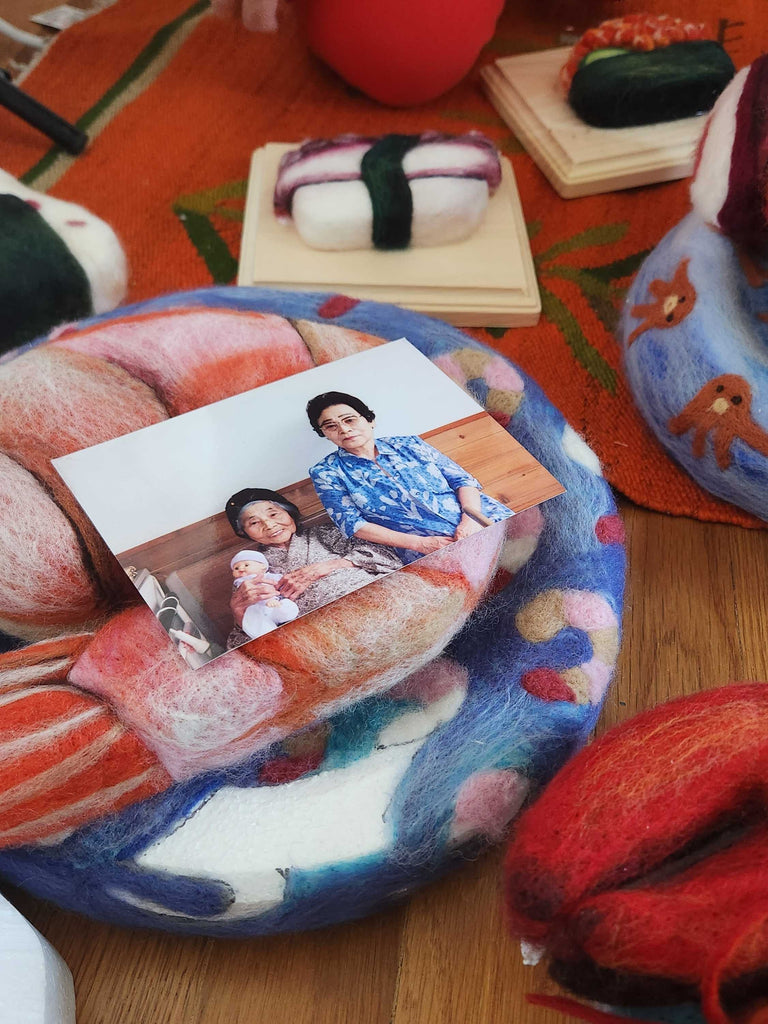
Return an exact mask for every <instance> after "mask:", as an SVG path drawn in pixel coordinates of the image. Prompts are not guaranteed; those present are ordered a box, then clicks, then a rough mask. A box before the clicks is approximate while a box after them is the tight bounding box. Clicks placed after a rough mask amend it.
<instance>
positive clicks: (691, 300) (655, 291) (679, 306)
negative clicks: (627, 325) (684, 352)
mask: <svg viewBox="0 0 768 1024" xmlns="http://www.w3.org/2000/svg"><path fill="white" fill-rule="evenodd" d="M689 263H690V259H683V260H680V262H679V263H678V265H677V268H676V269H675V272H674V274H673V275H672V280H671V281H664V280H662V279H661V278H656V280H654V281H651V283H650V285H649V286H648V288H649V291H650V293H651V295H653V297H654V301H653V302H647V303H641V304H639V305H637V306H633V307H632V311H631V312H632V316H634V317H643V321H642V323H640V324H638V326H637V327H636V328H635V329H634V331H632V333H631V334H630V336H629V338H628V340H627V347H629V346H630V345H631V344H632V343H633V342H634V341H635V340H636V339H637V338H638V337H639V336H640V335H641V334H643V333H644V332H645V331H648V330H650V329H651V328H652V327H662V328H663V327H677V325H678V324H679V323H681V322H682V321H683V320H685V318H686V317H687V316H688V314H689V313H690V312H691V310H692V309H693V307H694V305H695V303H696V289H695V288H694V287H693V284H692V283H691V280H690V278H689V277H688V264H689Z"/></svg>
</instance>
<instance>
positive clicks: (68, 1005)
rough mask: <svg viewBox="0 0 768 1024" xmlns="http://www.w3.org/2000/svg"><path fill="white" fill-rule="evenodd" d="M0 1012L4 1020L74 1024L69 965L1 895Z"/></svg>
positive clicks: (18, 1023)
mask: <svg viewBox="0 0 768 1024" xmlns="http://www.w3.org/2000/svg"><path fill="white" fill-rule="evenodd" d="M0 1016H2V1021H3V1024H75V987H74V984H73V982H72V975H71V974H70V972H69V968H68V967H67V965H66V964H65V963H64V961H63V960H62V959H61V957H60V956H59V954H58V953H57V952H56V950H55V949H54V948H53V946H52V945H51V944H50V943H49V942H48V941H47V940H46V939H44V938H43V936H42V935H41V934H40V932H38V931H37V930H36V929H35V928H33V927H32V925H31V924H30V923H29V921H27V920H26V919H25V918H24V917H22V915H21V914H20V913H19V912H18V910H16V909H15V907H12V906H11V904H10V903H8V901H7V900H4V899H3V898H2V897H0Z"/></svg>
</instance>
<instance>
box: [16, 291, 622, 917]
mask: <svg viewBox="0 0 768 1024" xmlns="http://www.w3.org/2000/svg"><path fill="white" fill-rule="evenodd" d="M189 308H195V309H216V310H219V311H225V312H226V311H232V312H233V313H238V312H242V311H262V312H265V313H274V314H278V315H280V316H282V317H288V318H291V320H292V321H294V322H295V321H296V320H306V321H311V322H316V323H319V324H321V325H326V326H330V325H336V326H339V327H342V328H347V329H350V330H352V331H361V332H366V333H368V334H372V335H376V336H378V337H380V338H383V339H386V340H394V339H396V338H400V337H403V336H405V337H407V338H408V339H409V340H410V341H411V343H412V344H414V345H415V346H416V347H417V348H418V349H419V350H420V351H421V352H423V353H424V354H425V355H427V356H428V357H429V358H430V359H432V360H434V361H435V362H436V363H437V364H438V365H439V366H441V367H442V368H443V369H444V370H446V371H447V372H449V373H450V374H451V375H452V376H454V377H455V378H456V379H458V380H459V381H460V382H461V383H463V384H464V385H465V386H466V388H467V389H468V390H469V391H470V392H471V393H472V395H473V396H474V397H475V398H476V399H477V400H478V401H479V402H480V403H481V404H482V405H484V406H485V407H486V408H487V409H488V410H489V411H490V412H491V413H492V414H493V415H495V416H496V418H497V419H498V420H500V421H501V422H503V423H504V424H505V425H506V427H507V429H508V430H509V432H510V433H511V434H512V435H513V436H514V437H515V438H516V439H517V440H518V441H519V442H520V443H521V444H523V445H524V446H525V447H526V448H527V449H528V450H529V451H530V452H531V453H532V454H533V455H534V456H535V457H536V458H537V459H538V460H539V461H540V462H541V463H543V465H544V466H545V467H546V468H547V469H548V470H549V471H550V472H551V473H552V474H554V476H555V477H556V478H557V479H558V480H560V481H561V483H562V484H563V485H564V486H565V488H566V491H565V493H564V494H562V495H560V496H559V497H557V498H554V499H551V500H549V501H547V502H545V503H544V504H543V505H542V506H541V507H540V509H534V510H529V511H528V512H525V513H521V514H520V515H518V516H515V517H514V518H513V519H511V520H509V521H508V524H509V525H508V526H506V527H505V526H503V525H502V526H496V527H490V528H489V529H506V530H507V531H508V533H507V539H506V542H505V544H504V547H503V548H502V550H501V556H500V562H499V566H498V572H497V575H496V577H495V580H494V583H493V584H492V586H491V587H490V589H489V590H488V592H487V594H486V596H485V598H484V599H483V600H482V602H481V603H480V605H479V606H478V607H477V609H476V610H475V612H474V613H473V614H472V615H471V617H470V618H469V620H468V621H467V622H466V624H465V625H464V627H463V628H462V629H461V631H460V632H459V633H458V634H457V635H456V636H455V637H454V638H453V639H452V641H451V642H450V643H449V644H448V646H447V647H446V649H445V650H444V651H443V652H442V653H441V655H440V657H439V658H438V659H437V661H435V662H433V663H432V664H431V665H428V666H427V667H426V669H423V670H422V671H421V673H417V676H418V678H417V680H416V682H415V683H414V682H413V679H411V680H410V681H406V682H404V683H401V684H398V685H397V686H396V687H395V688H394V689H393V690H390V691H389V692H387V693H384V694H378V695H376V696H371V697H368V698H366V699H363V700H361V701H359V702H358V703H356V704H354V705H353V706H351V707H348V708H347V709H346V710H344V711H343V712H342V713H340V714H338V715H336V716H335V717H331V718H330V719H329V720H328V721H327V723H325V724H324V725H323V726H322V729H321V731H322V744H321V751H320V754H319V756H318V757H316V759H315V761H314V762H313V764H312V765H311V767H309V768H306V770H304V771H303V772H300V773H299V777H294V778H292V779H291V780H290V781H288V780H286V779H285V777H282V778H281V777H280V774H279V772H278V773H277V774H275V772H274V771H271V772H270V771H266V770H265V767H269V766H272V767H274V766H275V765H278V766H279V765H280V764H282V763H283V761H284V760H285V758H286V757H288V759H289V760H290V753H291V749H293V750H294V752H295V749H296V748H297V747H298V749H301V742H302V737H301V736H298V737H293V738H292V742H293V747H291V743H289V742H281V743H279V744H273V745H272V746H271V747H267V748H266V749H261V750H258V751H256V752H255V753H253V754H252V755H250V756H249V757H248V758H246V759H245V760H239V761H237V763H234V764H232V765H231V766H223V767H220V768H217V769H216V770H205V771H200V772H198V773H197V774H193V775H192V776H191V777H189V778H186V779H185V780H184V781H180V782H176V783H173V784H171V785H169V786H168V788H166V789H165V790H164V791H162V792H160V793H158V794H157V795H154V796H151V797H149V798H147V799H145V800H143V801H140V802H138V803H134V804H132V805H131V806H129V807H127V808H126V809H124V810H121V811H119V812H116V813H111V814H107V815H103V816H102V817H97V818H95V819H94V820H92V821H90V822H87V823H85V824H83V825H82V826H80V827H79V828H77V829H76V830H75V831H73V832H71V833H70V834H67V835H65V836H63V837H61V838H59V839H57V840H55V841H50V840H49V841H46V842H40V843H35V842H27V843H26V844H24V845H21V844H20V845H14V843H13V842H10V843H8V841H7V840H6V843H5V846H4V848H3V849H2V851H1V852H0V873H1V874H2V876H3V877H4V878H6V879H7V880H9V881H11V882H14V883H16V884H19V885H23V886H25V887H26V888H27V889H29V890H30V891H31V892H33V893H35V894H36V895H38V896H41V897H45V898H49V899H52V900H54V901H55V902H57V903H59V904H61V905H62V906H65V907H68V908H72V909H76V910H80V911H82V912H84V913H87V914H89V915H92V916H94V917H97V918H100V919H104V920H109V921H114V922H118V923H122V924H126V925H143V926H153V927H159V928H165V929H169V930H176V931H187V932H200V933H207V934H215V935H251V934H261V933H270V932H277V931H283V930H297V929H302V928H309V927H317V926H321V925H327V924H329V923H332V922H336V921H341V920H344V919H347V918H351V917H356V916H360V915H363V914H367V913H370V912H371V911H373V910H375V909H376V908H378V907H381V906H383V905H385V904H386V903H388V902H390V901H392V900H394V899H400V898H402V897H403V896H404V895H405V894H407V893H408V892H409V891H411V890H412V889H414V888H415V887H417V886H419V885H422V884H423V883H425V882H426V881H428V880H429V879H431V878H433V877H435V876H437V875H439V874H440V873H442V872H443V871H445V870H446V869H447V868H448V867H449V866H450V865H451V864H453V863H455V862H457V861H460V860H462V859H464V858H466V856H467V854H468V853H474V852H476V851H477V850H478V849H479V848H481V847H482V846H483V845H485V844H487V843H488V842H490V841H493V840H496V839H498V838H500V836H501V835H502V833H503V831H504V829H505V827H506V825H507V824H508V822H509V821H510V820H511V819H512V818H513V817H514V815H515V814H516V812H517V810H518V809H519V806H520V804H521V803H522V801H523V799H524V798H525V796H526V794H527V793H528V792H529V791H530V789H531V788H532V787H534V786H537V785H539V784H541V783H543V782H546V781H547V780H548V779H549V778H550V777H551V775H552V774H553V773H554V772H555V771H556V770H557V768H558V767H559V766H560V765H561V764H562V763H563V762H564V761H565V760H566V759H567V758H568V756H569V755H570V754H571V753H572V752H573V751H574V750H575V749H576V748H577V747H579V746H580V745H581V744H583V742H584V741H585V739H586V737H587V735H588V734H589V732H590V730H591V729H592V727H593V726H594V724H595V721H596V719H597V716H598V714H599V712H600V707H601V703H602V699H603V696H604V693H605V688H606V686H607V684H608V681H609V678H610V675H611V672H612V670H613V667H614V664H615V659H616V656H617V650H618V624H619V620H620V613H621V601H622V590H623V583H624V548H623V534H622V530H621V523H620V520H619V519H618V516H617V515H616V509H615V506H614V502H613V498H612V495H611V491H610V489H609V487H608V485H607V484H606V482H605V481H604V480H603V478H602V475H601V473H600V467H599V464H598V461H597V459H596V457H595V456H594V455H593V453H592V452H591V451H590V449H589V448H588V447H587V446H586V445H585V444H584V442H583V441H582V440H581V439H580V438H579V437H578V436H577V435H576V434H575V433H574V432H573V430H572V429H571V428H570V427H569V426H568V425H567V424H566V423H565V421H564V420H563V417H562V416H561V415H560V413H559V412H558V411H557V410H556V409H555V408H553V406H552V405H551V404H550V403H549V402H548V401H547V399H546V398H545V397H544V395H543V394H542V392H541V390H540V389H539V388H538V386H537V385H536V384H535V383H534V382H533V381H532V380H530V379H529V378H527V377H526V376H525V375H524V374H522V373H521V372H519V371H517V370H516V369H515V368H514V367H511V366H510V364H508V363H507V362H506V361H505V360H503V359H502V358H501V357H500V356H498V355H497V354H495V353H494V352H492V351H491V350H489V349H487V348H485V347H484V346H483V345H481V344H479V343H478V342H476V341H474V340H473V339H472V338H470V337H468V336H467V335H465V334H463V333H462V332H461V331H459V330H456V329H454V328H452V327H449V326H447V325H446V324H445V323H442V322H440V321H436V320H432V319H429V318H427V317H424V316H421V315H419V314H416V313H411V312H408V311H406V310H402V309H399V308H396V307H392V306H385V305H380V304H376V303H371V302H353V301H351V300H345V299H343V298H341V297H329V296H327V295H312V294H293V293H285V292H278V291H270V290H261V289H244V288H232V289H230V288H214V289H207V290H203V291H198V292H193V293H188V294H177V295H172V296H168V297H164V298H162V299H157V300H153V301H151V302H145V303H142V304H141V305H138V306H133V307H130V308H127V309H123V310H121V311H120V313H119V314H113V315H112V316H111V317H103V318H97V319H94V320H89V321H84V322H83V323H82V324H80V325H78V328H79V329H80V330H81V331H86V332H88V333H87V337H88V338H95V337H97V336H98V331H97V330H92V328H93V327H94V325H98V324H108V323H114V322H115V321H116V320H119V319H122V318H125V317H135V316H137V315H139V316H141V317H144V318H146V317H148V316H150V315H151V314H155V313H157V314H163V313H167V312H168V311H171V310H178V309H189ZM67 333H68V337H75V338H77V333H76V332H75V333H72V332H67ZM84 337H86V335H84ZM89 344H90V342H89ZM33 351H38V350H37V349H36V348H35V349H33ZM254 358H256V356H254ZM8 365H10V364H8ZM0 369H2V367H0ZM31 528H34V524H33V525H32V527H31ZM343 600H347V599H346V598H345V599H343ZM0 612H2V609H0ZM4 619H5V617H4ZM5 620H6V621H7V619H5ZM6 628H7V627H6ZM34 649H35V648H34V647H30V648H26V649H22V650H20V651H14V652H12V653H11V654H9V655H5V656H4V657H5V658H8V657H12V658H15V659H16V660H15V661H14V663H13V665H14V667H13V669H12V670H11V669H10V668H8V666H7V665H3V664H2V662H1V661H0V685H3V683H4V682H7V681H8V680H10V678H11V676H10V674H9V673H11V671H16V672H18V671H19V668H18V666H19V665H22V666H23V665H24V657H25V654H26V653H27V652H28V651H34ZM199 671H204V669H201V670H199ZM435 680H437V683H435ZM14 685H15V684H14ZM42 685H43V684H41V686H42ZM5 707H6V706H5V705H4V706H0V732H1V731H2V729H3V720H2V715H3V713H4V710H5ZM315 738H316V736H315ZM313 750H315V752H316V751H317V744H316V743H315V746H314V747H313ZM294 763H295V759H294Z"/></svg>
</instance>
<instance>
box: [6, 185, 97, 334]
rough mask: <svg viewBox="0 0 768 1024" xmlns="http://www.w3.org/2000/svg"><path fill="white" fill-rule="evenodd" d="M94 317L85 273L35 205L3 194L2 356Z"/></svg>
mask: <svg viewBox="0 0 768 1024" xmlns="http://www.w3.org/2000/svg"><path fill="white" fill-rule="evenodd" d="M92 312H93V306H92V302H91V288H90V285H89V283H88V278H87V277H86V275H85V271H84V270H83V268H82V267H81V266H80V264H79V263H78V262H77V260H76V259H75V257H74V256H73V255H72V253H71V252H70V251H69V249H68V248H67V246H66V244H65V243H64V242H63V241H62V239H61V238H60V237H59V236H58V235H57V234H56V232H55V231H54V230H53V228H52V227H50V225H49V224H48V223H47V222H46V221H45V220H44V219H43V218H42V217H41V216H40V214H39V213H38V212H37V210H35V209H34V208H33V207H32V206H31V205H30V204H29V203H27V202H25V201H24V200H23V199H19V198H18V196H14V195H0V324H2V329H1V330H0V351H5V350H6V349H9V348H13V347H14V346H17V345H21V344H23V343H24V342H26V341H30V340H31V339H32V338H35V337H37V335H39V334H42V333H43V332H44V331H47V330H49V329H50V328H51V327H52V326H54V325H55V324H58V323H63V322H65V321H67V320H78V319H80V318H81V317H84V316H88V315H90V314H91V313H92Z"/></svg>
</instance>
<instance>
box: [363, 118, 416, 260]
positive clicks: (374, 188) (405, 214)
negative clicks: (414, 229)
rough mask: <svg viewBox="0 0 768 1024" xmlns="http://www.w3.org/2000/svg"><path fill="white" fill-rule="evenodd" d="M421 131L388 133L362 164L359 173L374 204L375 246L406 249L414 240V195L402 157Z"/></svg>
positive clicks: (372, 204) (369, 152) (364, 158)
mask: <svg viewBox="0 0 768 1024" xmlns="http://www.w3.org/2000/svg"><path fill="white" fill-rule="evenodd" d="M418 142H419V136H418V135H385V136H384V137H383V138H381V139H379V141H378V142H375V143H374V144H373V145H372V146H371V148H370V149H369V150H368V152H367V153H366V154H365V156H364V157H363V159H362V162H361V164H360V175H361V177H362V180H363V182H364V184H365V187H366V188H367V189H368V194H369V195H370V197H371V206H372V207H373V232H372V240H373V245H374V247H375V248H376V249H407V248H408V246H409V245H410V244H411V220H412V219H413V198H412V196H411V186H410V185H409V184H408V179H407V178H406V176H405V172H404V171H403V157H404V156H405V154H406V153H407V152H408V151H409V150H411V149H413V147H414V146H416V145H417V144H418Z"/></svg>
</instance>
